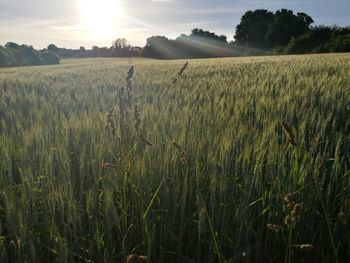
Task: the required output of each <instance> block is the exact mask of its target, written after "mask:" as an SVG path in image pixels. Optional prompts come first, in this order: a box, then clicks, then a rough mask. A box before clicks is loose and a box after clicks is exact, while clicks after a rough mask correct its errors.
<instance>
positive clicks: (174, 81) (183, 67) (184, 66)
mask: <svg viewBox="0 0 350 263" xmlns="http://www.w3.org/2000/svg"><path fill="white" fill-rule="evenodd" d="M187 66H188V62H186V63H185V64H184V65H183V66H182V68H181V69H180V71H179V73H178V74H177V76H176V77H175V78H174V79H173V84H175V83H176V81H177V80H178V78H179V77H180V76H181V75H182V73H183V72H184V71H185V69H186V68H187Z"/></svg>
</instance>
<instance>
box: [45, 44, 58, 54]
mask: <svg viewBox="0 0 350 263" xmlns="http://www.w3.org/2000/svg"><path fill="white" fill-rule="evenodd" d="M47 50H48V51H51V52H55V53H57V52H58V47H57V46H56V45H54V44H50V45H48V46H47Z"/></svg>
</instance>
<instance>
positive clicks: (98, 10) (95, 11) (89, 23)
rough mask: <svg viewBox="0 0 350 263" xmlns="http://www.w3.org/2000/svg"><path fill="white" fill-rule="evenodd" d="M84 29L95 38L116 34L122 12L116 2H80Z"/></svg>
mask: <svg viewBox="0 0 350 263" xmlns="http://www.w3.org/2000/svg"><path fill="white" fill-rule="evenodd" d="M80 10H81V18H82V23H83V26H84V28H86V30H88V31H89V32H91V33H92V34H93V35H95V36H99V37H101V36H104V37H112V36H113V35H115V34H116V33H117V32H118V23H119V21H120V18H121V15H122V11H121V7H120V4H119V3H118V0H80Z"/></svg>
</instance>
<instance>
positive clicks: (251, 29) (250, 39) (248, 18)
mask: <svg viewBox="0 0 350 263" xmlns="http://www.w3.org/2000/svg"><path fill="white" fill-rule="evenodd" d="M273 18H274V15H273V13H272V12H270V11H268V10H265V9H257V10H255V11H248V12H246V13H245V14H244V15H243V16H242V18H241V22H240V23H239V24H238V25H237V27H236V33H235V40H236V44H238V45H245V46H251V47H256V48H266V47H267V44H266V41H265V36H266V33H267V31H268V30H269V26H270V24H271V23H272V22H273Z"/></svg>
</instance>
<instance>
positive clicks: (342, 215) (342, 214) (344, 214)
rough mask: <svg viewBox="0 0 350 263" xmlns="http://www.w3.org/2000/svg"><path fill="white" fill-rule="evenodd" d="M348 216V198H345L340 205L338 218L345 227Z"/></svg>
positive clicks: (349, 210) (349, 205) (349, 214)
mask: <svg viewBox="0 0 350 263" xmlns="http://www.w3.org/2000/svg"><path fill="white" fill-rule="evenodd" d="M349 216H350V198H347V199H345V200H344V202H343V203H342V205H341V208H340V211H339V214H338V218H339V221H340V222H341V223H342V224H344V225H345V224H346V223H347V221H348V218H349Z"/></svg>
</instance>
